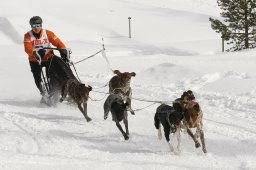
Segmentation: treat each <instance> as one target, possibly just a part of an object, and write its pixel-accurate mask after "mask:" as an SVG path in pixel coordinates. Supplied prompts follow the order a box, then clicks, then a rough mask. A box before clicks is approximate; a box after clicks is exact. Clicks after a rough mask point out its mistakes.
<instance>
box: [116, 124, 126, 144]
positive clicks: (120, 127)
mask: <svg viewBox="0 0 256 170" xmlns="http://www.w3.org/2000/svg"><path fill="white" fill-rule="evenodd" d="M116 126H117V127H118V129H119V130H120V132H121V133H122V135H123V136H124V139H125V140H128V139H129V136H128V135H127V134H126V133H125V132H124V130H123V128H122V126H121V125H120V123H119V122H116Z"/></svg>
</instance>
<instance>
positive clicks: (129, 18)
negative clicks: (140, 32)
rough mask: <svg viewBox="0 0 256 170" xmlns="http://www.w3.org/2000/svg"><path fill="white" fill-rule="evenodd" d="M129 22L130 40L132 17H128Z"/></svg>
mask: <svg viewBox="0 0 256 170" xmlns="http://www.w3.org/2000/svg"><path fill="white" fill-rule="evenodd" d="M128 22H129V38H131V17H128Z"/></svg>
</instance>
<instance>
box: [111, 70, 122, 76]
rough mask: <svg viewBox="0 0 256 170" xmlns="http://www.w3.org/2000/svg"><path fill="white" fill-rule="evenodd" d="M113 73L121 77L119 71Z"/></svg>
mask: <svg viewBox="0 0 256 170" xmlns="http://www.w3.org/2000/svg"><path fill="white" fill-rule="evenodd" d="M113 73H114V74H116V75H118V76H120V75H121V72H120V71H119V70H115V71H113Z"/></svg>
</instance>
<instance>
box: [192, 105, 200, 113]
mask: <svg viewBox="0 0 256 170" xmlns="http://www.w3.org/2000/svg"><path fill="white" fill-rule="evenodd" d="M193 108H194V109H195V110H196V111H198V112H199V111H200V106H199V104H198V103H196V104H195V105H194V106H193Z"/></svg>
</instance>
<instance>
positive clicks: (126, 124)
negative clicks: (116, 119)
mask: <svg viewBox="0 0 256 170" xmlns="http://www.w3.org/2000/svg"><path fill="white" fill-rule="evenodd" d="M123 121H124V126H125V131H126V134H127V135H128V136H129V134H130V133H129V128H128V119H127V117H126V118H124V120H123Z"/></svg>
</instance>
